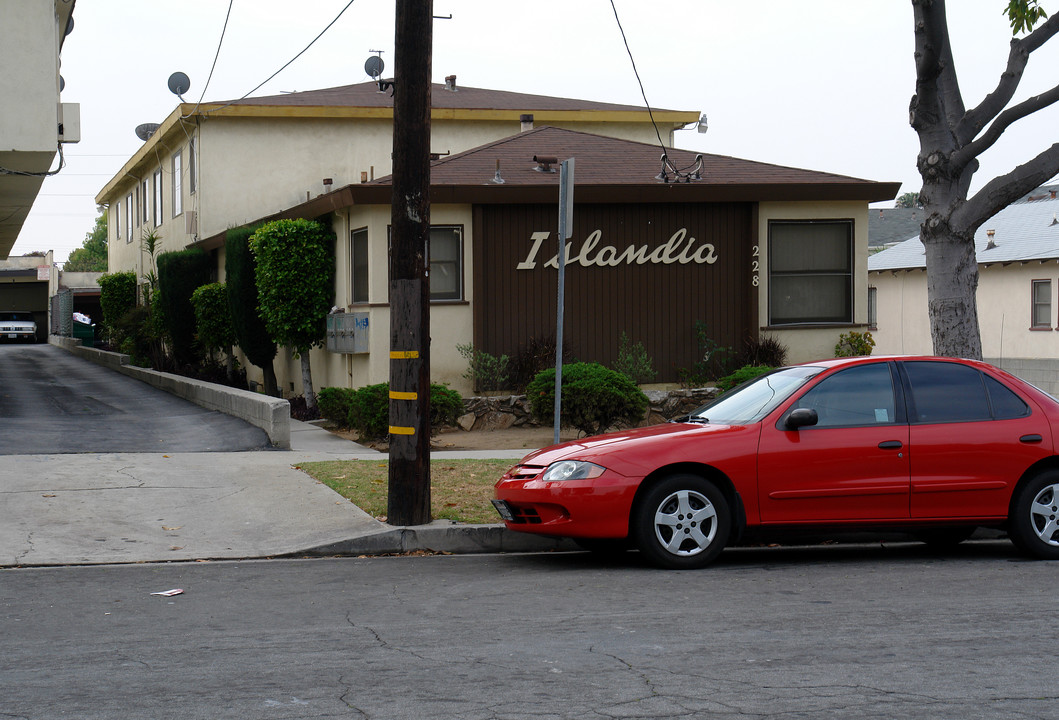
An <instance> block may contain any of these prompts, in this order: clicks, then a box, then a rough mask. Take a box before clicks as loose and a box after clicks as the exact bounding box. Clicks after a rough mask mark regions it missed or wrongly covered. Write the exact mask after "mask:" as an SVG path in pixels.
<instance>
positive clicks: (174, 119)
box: [96, 104, 195, 205]
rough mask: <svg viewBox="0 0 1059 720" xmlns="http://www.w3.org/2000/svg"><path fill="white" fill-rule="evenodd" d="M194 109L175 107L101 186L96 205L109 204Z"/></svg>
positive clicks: (184, 105) (186, 105)
mask: <svg viewBox="0 0 1059 720" xmlns="http://www.w3.org/2000/svg"><path fill="white" fill-rule="evenodd" d="M194 107H195V106H194V105H188V104H183V105H177V107H176V110H174V111H173V112H171V113H170V114H169V117H167V118H166V119H165V120H163V121H162V123H161V125H159V126H158V129H157V130H156V131H155V132H154V134H153V135H151V137H150V138H149V139H148V140H147V142H145V143H144V144H143V145H141V146H140V149H139V150H137V151H136V152H135V153H134V154H133V156H132V157H131V158H129V160H128V161H127V162H126V163H125V164H124V165H122V166H121V170H119V171H118V173H117V174H116V175H115V176H114V177H112V178H111V179H110V180H109V181H108V182H107V184H106V185H104V186H103V189H102V190H100V191H99V193H98V194H97V195H96V204H97V205H104V204H106V203H107V202H109V201H108V200H107V198H108V197H110V196H111V195H113V194H114V191H115V190H116V189H117V187H118V185H120V184H121V183H122V182H123V181H124V180H125V179H126V178H128V177H132V178H135V177H136V176H135V175H133V174H132V171H133V169H134V168H135V167H136V166H137V165H139V164H141V163H142V162H143V161H144V159H145V158H147V157H149V156H153V155H154V152H155V149H156V148H157V147H158V143H159V142H161V140H162V138H164V137H165V136H166V135H168V134H169V133H170V132H171V131H172V130H173V129H174V128H176V127H177V126H178V125H179V123H180V121H181V118H182V117H183V116H184V115H186V114H187V113H190V112H191V111H192V110H193V109H194ZM121 194H124V193H121Z"/></svg>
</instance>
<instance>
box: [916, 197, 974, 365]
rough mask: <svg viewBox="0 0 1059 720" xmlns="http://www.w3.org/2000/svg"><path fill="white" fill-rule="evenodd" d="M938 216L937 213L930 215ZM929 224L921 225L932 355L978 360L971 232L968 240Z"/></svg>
mask: <svg viewBox="0 0 1059 720" xmlns="http://www.w3.org/2000/svg"><path fill="white" fill-rule="evenodd" d="M929 212H930V211H929V210H928V213H929ZM939 217H940V214H938V213H934V214H931V215H930V218H933V219H937V218H939ZM930 222H931V220H930V219H928V220H927V222H926V223H924V225H923V228H922V233H923V234H922V235H921V237H922V239H923V245H924V247H925V248H926V260H927V309H928V311H929V315H930V338H931V340H932V342H933V345H934V354H935V355H944V356H946V357H968V358H974V359H976V360H981V359H982V337H981V330H980V329H979V325H978V299H977V290H978V262H977V260H976V258H975V253H974V233H973V232H972V233H971V235H970V237H967V236H966V235H961V234H957V233H956V232H955V231H953V230H952V229H951V228H950V227H949V226H948V224H947V223H944V222H942V223H939V225H938V226H937V227H935V228H931V227H929V226H930Z"/></svg>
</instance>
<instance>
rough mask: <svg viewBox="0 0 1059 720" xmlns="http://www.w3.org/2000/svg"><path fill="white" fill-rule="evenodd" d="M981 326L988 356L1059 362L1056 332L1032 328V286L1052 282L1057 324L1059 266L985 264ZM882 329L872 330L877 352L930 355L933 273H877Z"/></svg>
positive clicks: (874, 282) (981, 269)
mask: <svg viewBox="0 0 1059 720" xmlns="http://www.w3.org/2000/svg"><path fill="white" fill-rule="evenodd" d="M978 269H979V281H978V295H977V300H978V324H979V328H980V329H981V334H982V355H983V356H984V357H987V358H997V359H1000V358H1059V334H1057V333H1056V331H1055V329H1051V330H1031V329H1030V325H1031V317H1030V313H1031V296H1030V293H1031V285H1032V282H1033V281H1034V280H1051V283H1052V326H1053V328H1055V327H1056V324H1057V308H1059V304H1057V298H1059V262H1056V261H1055V260H1049V261H1046V262H1039V261H1034V262H1031V263H1012V264H1010V265H990V266H979V268H978ZM869 283H870V284H871V285H872V286H874V287H875V288H876V297H877V299H878V308H879V309H878V328H877V329H875V330H872V337H874V338H875V343H876V344H875V351H876V352H877V353H902V354H930V353H932V352H933V345H932V343H931V339H930V321H929V318H928V316H927V275H926V271H925V270H923V269H916V270H907V271H906V270H901V271H895V272H890V271H885V272H873V273H871V275H870V278H869Z"/></svg>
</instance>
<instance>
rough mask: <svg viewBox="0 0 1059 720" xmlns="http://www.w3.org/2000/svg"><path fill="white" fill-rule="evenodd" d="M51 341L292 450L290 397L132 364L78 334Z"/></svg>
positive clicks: (49, 339)
mask: <svg viewBox="0 0 1059 720" xmlns="http://www.w3.org/2000/svg"><path fill="white" fill-rule="evenodd" d="M48 342H49V343H50V344H52V345H55V346H56V347H61V348H63V349H64V350H67V351H68V352H71V353H73V354H74V355H77V356H78V357H81V358H84V359H85V360H88V361H90V362H94V363H95V364H97V365H102V366H103V367H106V368H110V369H111V370H115V371H117V372H119V373H121V374H122V375H127V376H128V377H131V378H135V379H136V380H139V381H141V382H145V383H147V384H148V385H151V386H152V387H156V388H158V389H159V390H164V391H166V392H167V393H170V394H171V395H176V396H177V397H179V398H183V399H184V400H187V401H189V402H193V403H195V404H196V405H198V406H200V407H204V408H206V409H207V410H217V411H219V412H222V413H225V414H227V415H231V416H233V417H237V418H239V419H241V420H245V421H246V422H248V423H250V424H251V425H254V426H255V427H259V428H261V429H262V430H264V431H265V434H266V435H268V440H269V442H270V443H272V445H273V447H277V448H281V449H283V450H290V447H291V445H290V432H291V423H290V403H289V402H287V401H286V400H283V399H281V398H274V397H269V396H268V395H261V394H259V393H255V392H250V391H249V390H240V389H238V388H233V387H228V386H226V385H217V384H215V383H210V382H205V381H202V380H195V379H193V378H186V377H183V376H181V375H173V374H171V373H165V372H159V371H157V370H149V369H147V368H141V367H137V366H135V365H130V364H129V362H130V361H129V356H128V355H123V354H121V353H114V352H107V351H106V350H97V349H95V348H89V347H84V346H83V345H82V344H81V341H80V340H79V339H75V338H67V337H59V336H57V335H51V336H49V338H48Z"/></svg>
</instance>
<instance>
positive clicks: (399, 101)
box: [387, 0, 434, 525]
mask: <svg viewBox="0 0 1059 720" xmlns="http://www.w3.org/2000/svg"><path fill="white" fill-rule="evenodd" d="M433 6H434V3H433V0H397V23H396V24H397V31H396V40H395V44H394V45H395V46H394V64H395V68H394V99H393V203H392V206H391V214H392V215H391V221H390V222H391V233H392V234H391V245H390V470H389V499H388V502H387V516H388V517H387V522H389V523H390V524H391V525H423V524H425V523H428V522H430V283H429V280H428V278H427V273H426V267H427V262H428V258H427V249H428V243H429V240H430V57H431V45H432V37H433V32H432V23H433V12H434V7H433Z"/></svg>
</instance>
